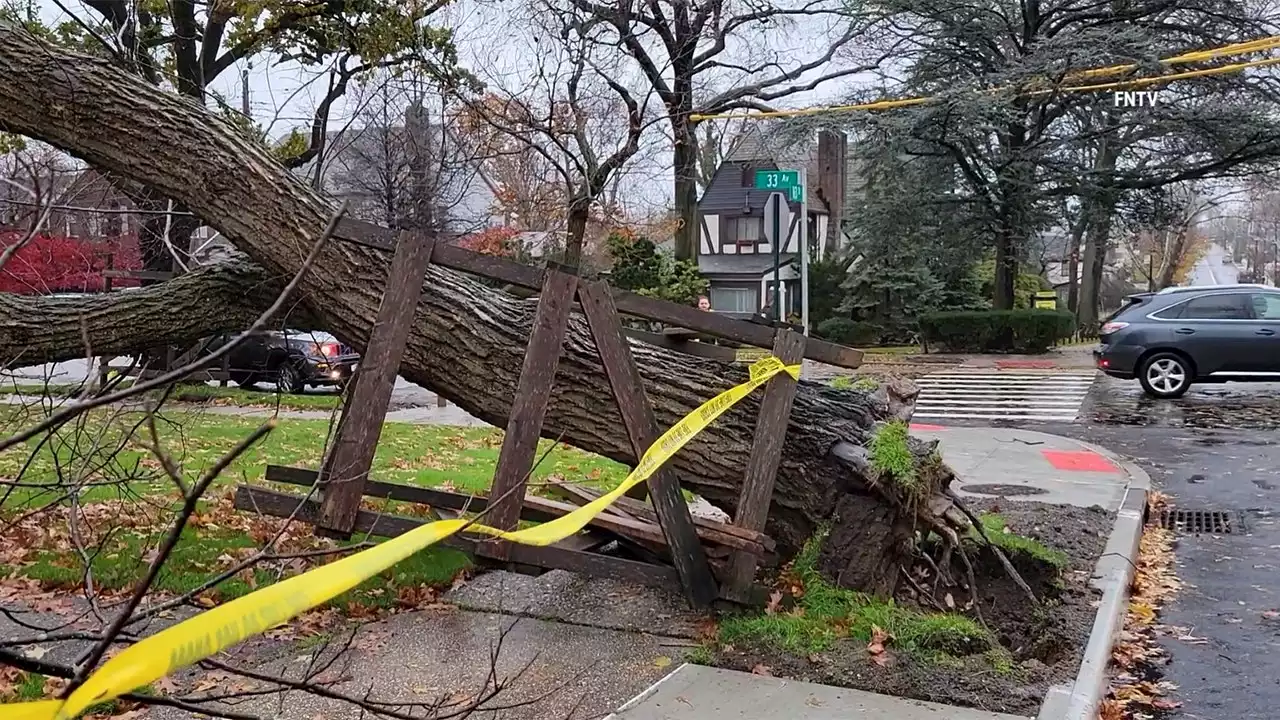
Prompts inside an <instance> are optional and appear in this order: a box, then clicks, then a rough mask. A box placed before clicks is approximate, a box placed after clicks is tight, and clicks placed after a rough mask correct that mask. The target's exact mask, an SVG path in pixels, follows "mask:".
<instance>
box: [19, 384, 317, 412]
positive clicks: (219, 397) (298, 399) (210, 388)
mask: <svg viewBox="0 0 1280 720" xmlns="http://www.w3.org/2000/svg"><path fill="white" fill-rule="evenodd" d="M131 382H132V381H129V380H126V381H124V382H122V383H121V384H120V385H119V386H118V388H120V389H123V388H124V387H127V386H128V384H130V383H131ZM258 388H260V389H252V390H245V389H244V388H239V387H231V386H228V387H219V386H216V385H178V386H176V387H174V389H173V392H172V393H171V394H170V395H169V399H170V401H174V402H186V403H199V404H208V405H229V406H236V407H279V408H281V409H284V410H333V409H334V408H336V407H338V403H339V400H340V397H339V395H338V393H337V392H314V393H307V394H304V395H290V394H287V393H279V392H276V391H275V388H274V387H273V386H271V385H269V384H266V383H264V384H262V385H259V386H258ZM84 390H85V386H84V385H81V384H74V383H73V384H47V385H44V384H39V383H14V382H7V383H3V384H0V395H23V396H27V397H32V398H39V397H51V398H67V397H72V396H74V395H78V394H80V393H82V392H84Z"/></svg>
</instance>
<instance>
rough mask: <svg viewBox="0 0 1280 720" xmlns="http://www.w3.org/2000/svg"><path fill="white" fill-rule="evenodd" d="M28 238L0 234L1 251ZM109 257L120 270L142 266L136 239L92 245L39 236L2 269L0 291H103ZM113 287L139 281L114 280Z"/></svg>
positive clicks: (68, 239)
mask: <svg viewBox="0 0 1280 720" xmlns="http://www.w3.org/2000/svg"><path fill="white" fill-rule="evenodd" d="M25 238H26V233H18V232H12V231H10V232H0V251H3V250H4V249H6V248H9V247H11V246H13V245H14V244H15V243H18V242H20V241H22V240H23V239H25ZM108 254H114V255H115V258H114V265H113V266H114V267H115V269H117V270H136V269H138V268H140V267H141V261H140V259H139V257H138V243H137V240H136V239H134V238H121V239H119V240H103V241H98V242H89V241H86V240H80V239H78V238H69V237H60V236H50V235H37V236H36V237H34V238H32V239H31V241H30V242H28V243H27V244H25V245H23V246H22V247H21V248H20V249H19V250H18V251H17V252H15V253H14V254H13V256H12V257H10V258H9V262H8V263H6V264H5V266H4V267H3V268H0V292H5V293H18V294H23V295H44V294H48V293H57V292H100V291H101V290H102V289H103V277H102V270H103V269H104V267H105V266H106V258H107V255H108ZM112 284H113V286H114V287H117V288H119V287H123V286H130V285H137V281H136V280H119V279H117V280H114V281H113V283H112Z"/></svg>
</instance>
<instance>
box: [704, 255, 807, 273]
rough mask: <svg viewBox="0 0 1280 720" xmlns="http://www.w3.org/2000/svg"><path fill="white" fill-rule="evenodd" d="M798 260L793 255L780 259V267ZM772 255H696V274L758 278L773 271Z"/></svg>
mask: <svg viewBox="0 0 1280 720" xmlns="http://www.w3.org/2000/svg"><path fill="white" fill-rule="evenodd" d="M797 259H799V258H798V256H797V255H796V254H795V253H788V254H785V255H783V256H782V257H781V262H780V263H779V266H780V267H786V266H788V265H790V264H792V263H794V262H795V261H796V260H797ZM773 267H774V266H773V255H772V254H769V253H763V254H759V255H698V272H700V273H702V274H703V275H748V276H751V277H760V276H761V275H764V274H765V273H767V272H769V271H770V270H773Z"/></svg>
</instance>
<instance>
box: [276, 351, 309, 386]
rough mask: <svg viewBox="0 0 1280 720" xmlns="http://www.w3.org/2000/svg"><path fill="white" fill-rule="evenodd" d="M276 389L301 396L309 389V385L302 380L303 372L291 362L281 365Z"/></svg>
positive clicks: (287, 361)
mask: <svg viewBox="0 0 1280 720" xmlns="http://www.w3.org/2000/svg"><path fill="white" fill-rule="evenodd" d="M276 387H277V388H278V389H279V390H280V392H286V393H289V394H290V395H301V394H302V393H303V392H305V391H306V389H307V383H306V381H305V380H303V378H302V371H300V370H299V369H298V366H297V365H295V364H294V363H293V362H292V361H290V360H285V361H284V362H282V363H280V373H279V376H278V377H277V379H276Z"/></svg>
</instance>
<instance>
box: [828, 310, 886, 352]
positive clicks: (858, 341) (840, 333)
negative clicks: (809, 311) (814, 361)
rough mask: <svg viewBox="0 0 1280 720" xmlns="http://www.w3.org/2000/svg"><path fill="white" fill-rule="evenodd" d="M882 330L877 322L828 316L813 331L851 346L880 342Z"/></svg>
mask: <svg viewBox="0 0 1280 720" xmlns="http://www.w3.org/2000/svg"><path fill="white" fill-rule="evenodd" d="M882 331H883V329H882V328H881V327H880V326H879V325H876V324H875V323H869V322H858V321H857V320H850V319H849V318H843V317H834V318H827V319H826V320H823V321H822V322H820V323H818V325H817V327H815V328H814V329H813V333H814V334H815V335H817V336H818V337H820V338H822V339H823V340H830V341H831V342H833V343H839V344H841V345H849V346H851V347H857V346H859V345H862V346H868V345H877V344H879V343H880V333H881V332H882Z"/></svg>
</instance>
